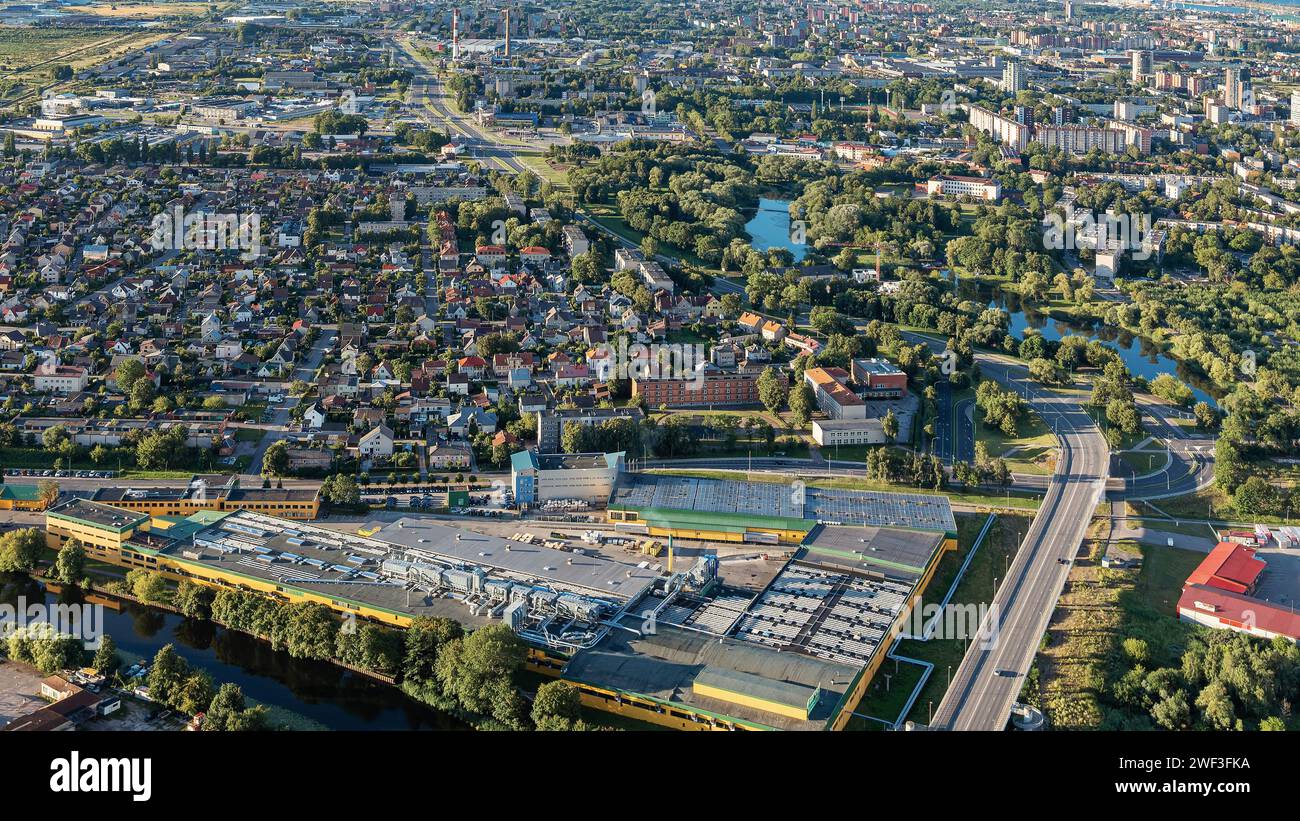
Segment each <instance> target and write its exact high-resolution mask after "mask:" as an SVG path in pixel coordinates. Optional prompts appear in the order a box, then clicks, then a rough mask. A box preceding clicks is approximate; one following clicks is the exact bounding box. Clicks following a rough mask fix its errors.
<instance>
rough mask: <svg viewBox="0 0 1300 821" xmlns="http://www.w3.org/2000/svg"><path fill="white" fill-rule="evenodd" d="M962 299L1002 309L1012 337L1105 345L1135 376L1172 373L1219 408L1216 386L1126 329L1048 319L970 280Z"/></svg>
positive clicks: (1013, 298)
mask: <svg viewBox="0 0 1300 821" xmlns="http://www.w3.org/2000/svg"><path fill="white" fill-rule="evenodd" d="M958 293H959V294H960V295H961V298H962V299H970V300H975V301H979V302H982V303H984V304H985V305H987V306H988V307H990V308H1000V309H1002V310H1004V311H1006V312H1007V314H1008V316H1009V317H1010V324H1009V330H1010V331H1011V334H1012V335H1013V336H1016V337H1019V338H1021V339H1023V338H1024V335H1025V331H1027V330H1035V331H1038V332H1039V333H1041V334H1042V335H1043V338H1044V339H1050V340H1053V341H1059V340H1060V339H1061V338H1062V337H1066V336H1081V337H1084V338H1085V339H1089V340H1092V339H1096V340H1098V341H1100V342H1104V343H1106V345H1107V346H1108V347H1110V348H1111V349H1112V350H1114V351H1116V352H1117V353H1118V354H1119V356H1120V359H1122V360H1123V362H1124V364H1125V365H1126V366H1128V369H1129V371H1131V372H1132V373H1133V374H1134V375H1136V376H1141V377H1143V378H1145V379H1147V380H1152V379H1155V378H1156V377H1157V376H1159V375H1160V374H1162V373H1168V374H1173V375H1174V376H1176V377H1178V378H1179V379H1180V380H1181V381H1182V382H1184V383H1186V384H1187V386H1188V387H1190V388H1191V389H1192V395H1193V396H1194V397H1195V398H1196V400H1197V401H1204V402H1208V403H1210V405H1212V406H1217V405H1216V402H1215V398H1214V395H1213V393H1211V392H1212V391H1215V392H1217V391H1216V389H1215V388H1214V386H1213V384H1212V383H1210V381H1209V380H1207V379H1206V378H1205V377H1204V376H1202V375H1201V374H1199V373H1197V372H1196V371H1195V370H1193V369H1192V368H1191V367H1190V366H1189V365H1187V364H1186V363H1184V362H1180V361H1178V360H1177V359H1174V358H1173V357H1171V356H1169V355H1168V354H1165V353H1163V352H1162V351H1161V349H1160V347H1159V346H1158V345H1156V344H1154V343H1153V342H1151V341H1150V340H1147V339H1144V338H1142V337H1140V336H1138V335H1136V334H1134V333H1132V332H1130V331H1127V330H1125V329H1123V328H1116V327H1113V326H1110V325H1106V324H1103V323H1101V322H1094V323H1082V322H1074V321H1071V320H1064V319H1060V318H1059V317H1054V316H1049V315H1048V314H1046V313H1043V312H1041V311H1038V310H1036V309H1035V308H1034V307H1033V306H1032V305H1029V304H1027V303H1025V302H1024V301H1023V300H1022V299H1021V298H1020V295H1019V294H1016V293H1008V292H1006V291H1002V290H1000V289H997V288H995V287H993V286H989V285H984V284H980V283H972V282H969V281H966V282H962V283H960V284H959V286H958Z"/></svg>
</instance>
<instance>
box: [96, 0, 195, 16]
mask: <svg viewBox="0 0 1300 821" xmlns="http://www.w3.org/2000/svg"><path fill="white" fill-rule="evenodd" d="M208 8H209V4H208V3H196V2H187V0H179V1H178V2H175V3H131V2H120V1H119V2H115V3H94V4H91V5H88V6H78V7H77V12H78V13H79V14H93V15H96V16H97V17H114V18H136V17H143V18H148V17H194V16H198V15H204V14H207V13H208Z"/></svg>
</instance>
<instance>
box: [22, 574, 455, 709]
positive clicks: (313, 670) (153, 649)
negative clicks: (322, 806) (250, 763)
mask: <svg viewBox="0 0 1300 821" xmlns="http://www.w3.org/2000/svg"><path fill="white" fill-rule="evenodd" d="M20 597H22V598H23V599H24V600H25V602H26V603H27V604H32V603H35V602H38V601H39V602H44V603H45V604H46V605H50V604H58V603H65V604H68V603H78V602H80V601H81V600H82V597H81V593H80V591H79V590H77V589H76V588H68V589H67V590H65V591H64V592H62V593H60V594H58V595H55V594H53V593H51V592H50V591H48V590H47V589H46V588H45V587H44V585H42V584H41V583H40V582H39V581H37V580H35V579H32V578H30V577H28V576H23V575H17V574H0V602H4V603H6V604H9V605H12V606H15V607H16V606H17V605H18V599H19V598H20ZM120 604H121V609H120V610H114V609H111V608H110V607H105V608H104V610H103V631H104V633H105V634H107V635H109V636H112V637H113V641H114V642H115V643H116V644H117V647H118V650H119V651H120V652H121V653H122V654H123V655H126V656H136V657H143V658H148V659H152V658H153V656H154V654H156V653H157V652H158V650H159V649H161V648H162V647H163V645H165V644H172V645H174V646H175V648H176V651H177V653H179V654H180V655H181V656H183V657H184V658H185V660H186V661H188V662H189V663H190V665H191V666H193V667H195V668H197V669H202V670H204V671H206V672H207V673H208V674H209V675H211V676H212V680H213V686H214V687H219V686H220V685H222V684H225V683H226V682H233V683H235V684H238V685H239V687H240V689H242V690H243V691H244V695H245V696H247V697H248V698H249V699H251V700H252V701H256V702H258V703H261V704H266V705H270V706H275V707H280V708H283V709H284V710H287V711H290V712H293V713H296V714H298V715H300V716H303V717H304V718H306V719H308V720H309V721H310V722H312V723H314V724H317V725H319V726H321V727H324V728H327V729H330V730H458V729H466V727H465V725H463V724H461V723H460V722H459V721H458V720H457V719H455V718H453V717H451V716H448V715H446V714H445V713H440V712H438V711H437V710H434V709H432V708H430V707H426V706H425V705H423V704H420V703H419V702H417V701H414V700H413V699H411V698H409V697H407V696H406V694H404V693H403V692H402V691H401V690H399V689H398V688H397V687H394V686H392V685H389V684H385V683H383V682H380V681H376V680H374V679H371V678H368V677H366V676H363V675H360V674H358V673H354V672H352V671H350V670H345V669H343V668H341V667H338V666H336V665H334V664H330V663H329V662H324V661H312V660H308V659H295V658H293V657H291V656H290V655H289V654H288V653H286V652H283V651H278V650H272V649H271V646H270V645H269V644H268V643H267V642H265V641H262V640H260V639H256V638H253V637H252V636H249V635H246V634H244V633H239V632H237V631H233V630H227V629H225V628H224V627H220V626H218V625H215V624H213V623H212V622H207V621H196V620H193V619H186V618H184V617H182V616H179V615H176V614H175V613H169V612H167V611H163V610H157V609H154V608H152V607H147V606H144V605H138V604H135V603H132V602H121V603H120Z"/></svg>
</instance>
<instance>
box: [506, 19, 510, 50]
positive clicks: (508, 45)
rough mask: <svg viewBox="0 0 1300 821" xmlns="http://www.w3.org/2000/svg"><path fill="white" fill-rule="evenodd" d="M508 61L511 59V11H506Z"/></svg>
mask: <svg viewBox="0 0 1300 821" xmlns="http://www.w3.org/2000/svg"><path fill="white" fill-rule="evenodd" d="M506 59H507V60H509V59H510V9H508V8H507V9H506Z"/></svg>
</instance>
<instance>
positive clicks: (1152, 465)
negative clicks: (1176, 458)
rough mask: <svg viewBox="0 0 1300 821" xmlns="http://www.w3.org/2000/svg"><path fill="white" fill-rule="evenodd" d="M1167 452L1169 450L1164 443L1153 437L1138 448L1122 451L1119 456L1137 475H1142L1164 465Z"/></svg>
mask: <svg viewBox="0 0 1300 821" xmlns="http://www.w3.org/2000/svg"><path fill="white" fill-rule="evenodd" d="M1166 453H1168V450H1167V449H1166V448H1165V446H1164V444H1163V443H1161V442H1160V441H1159V440H1154V439H1153V440H1152V441H1150V442H1148V443H1146V444H1145V445H1144V446H1142V447H1141V448H1138V449H1136V450H1134V449H1128V450H1122V451H1120V452H1119V458H1120V459H1121V460H1123V461H1124V463H1125V464H1127V465H1128V466H1129V467H1131V468H1132V469H1133V471H1134V473H1135V474H1136V475H1138V476H1142V475H1145V474H1147V473H1151V472H1152V471H1155V470H1159V469H1160V468H1161V467H1162V466H1164V464H1165V454H1166Z"/></svg>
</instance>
